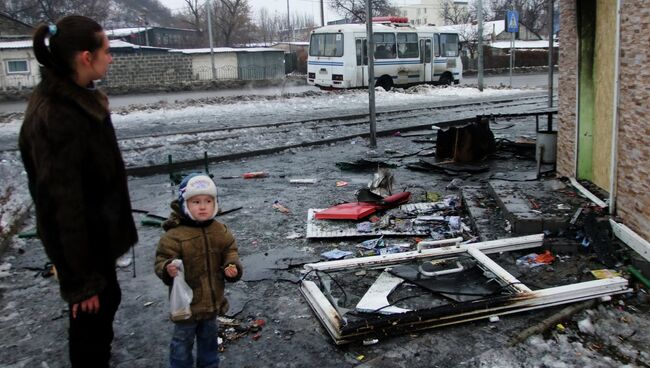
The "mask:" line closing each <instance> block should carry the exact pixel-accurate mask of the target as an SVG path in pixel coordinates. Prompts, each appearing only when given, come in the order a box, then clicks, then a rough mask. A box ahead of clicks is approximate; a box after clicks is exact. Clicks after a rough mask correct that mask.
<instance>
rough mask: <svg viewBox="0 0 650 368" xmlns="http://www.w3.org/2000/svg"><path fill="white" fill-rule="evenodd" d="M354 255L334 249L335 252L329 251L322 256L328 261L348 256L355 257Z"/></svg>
mask: <svg viewBox="0 0 650 368" xmlns="http://www.w3.org/2000/svg"><path fill="white" fill-rule="evenodd" d="M353 254H354V253H352V252H350V251H347V250H339V249H333V250H328V251H327V252H323V253H321V254H320V255H321V256H323V257H325V258H327V259H332V260H334V259H342V258H345V257H348V256H351V255H353Z"/></svg>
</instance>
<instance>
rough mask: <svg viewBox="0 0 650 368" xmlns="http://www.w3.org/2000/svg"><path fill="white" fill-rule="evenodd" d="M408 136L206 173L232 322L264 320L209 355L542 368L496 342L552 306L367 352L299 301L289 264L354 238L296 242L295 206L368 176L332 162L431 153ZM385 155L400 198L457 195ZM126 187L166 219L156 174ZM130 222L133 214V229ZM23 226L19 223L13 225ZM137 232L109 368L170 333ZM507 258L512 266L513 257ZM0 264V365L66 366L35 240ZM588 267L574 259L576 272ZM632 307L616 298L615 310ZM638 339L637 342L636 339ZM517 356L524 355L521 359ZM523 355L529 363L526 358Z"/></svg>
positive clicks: (147, 362)
mask: <svg viewBox="0 0 650 368" xmlns="http://www.w3.org/2000/svg"><path fill="white" fill-rule="evenodd" d="M416 138H417V137H414V138H406V137H390V138H381V139H379V141H378V149H377V150H376V151H375V152H374V153H373V154H371V155H368V152H369V150H368V148H367V146H366V143H367V142H366V141H364V140H359V139H357V140H351V141H345V142H340V143H337V144H332V145H329V146H324V147H317V148H305V149H294V150H290V151H287V152H283V153H280V154H275V155H270V156H263V157H255V158H250V159H246V160H241V161H236V162H226V163H220V164H216V165H211V166H210V172H211V173H213V174H214V176H215V179H216V182H217V186H218V188H219V201H220V205H221V207H222V208H224V209H228V208H234V207H239V206H241V207H243V208H242V209H241V210H238V211H234V212H232V213H230V214H227V215H225V216H222V217H220V218H219V220H220V221H222V222H224V223H225V224H227V225H228V226H229V227H230V228H231V229H232V231H233V233H234V235H235V237H236V239H237V241H238V245H239V249H240V255H241V257H242V260H243V264H244V278H243V280H242V281H240V282H238V283H235V284H229V285H227V295H228V297H229V298H230V299H231V304H232V305H233V309H232V311H233V312H234V313H236V315H234V316H232V317H235V318H236V319H238V320H240V321H241V322H242V323H243V324H247V323H251V321H253V320H256V319H263V320H264V321H265V323H266V324H265V326H264V327H263V328H262V329H261V331H260V332H259V335H255V334H254V333H249V334H245V335H244V336H242V337H240V338H239V339H237V340H234V341H231V342H227V343H226V344H224V346H223V347H224V349H225V350H224V351H223V352H222V354H221V359H222V364H223V366H224V367H235V366H237V367H308V366H315V365H318V366H319V367H351V366H357V365H359V364H362V365H363V366H366V367H380V366H383V367H479V366H481V367H482V366H512V365H499V364H498V363H495V361H494V360H493V359H494V358H493V357H492V356H487V357H485V355H486V354H487V353H488V352H495V351H501V352H502V355H503V356H506V357H510V358H512V359H517V360H520V361H522V362H528V363H530V364H524V365H523V366H548V365H536V364H534V362H535V361H537V362H539V361H541V359H542V358H543V356H545V355H549V354H552V353H549V352H548V351H538V350H536V349H537V348H536V347H535V346H536V345H535V344H536V343H538V342H536V341H532V342H524V343H522V344H520V345H519V346H517V347H514V348H508V344H507V342H508V340H509V339H510V338H511V337H512V336H514V335H516V334H517V333H518V332H520V331H521V330H523V329H524V328H526V327H528V326H529V325H530V324H531V321H535V320H539V319H543V318H545V316H547V315H549V314H550V313H553V311H554V310H556V308H551V309H545V310H538V311H533V312H527V313H524V314H518V315H509V316H504V317H503V318H502V319H501V321H500V322H499V323H490V322H488V321H487V320H479V321H475V322H470V323H465V324H461V325H456V326H451V327H444V328H439V329H434V330H430V331H425V332H418V333H413V334H407V335H401V336H397V337H390V338H385V339H381V340H380V341H379V343H377V344H375V345H370V346H365V345H363V344H360V343H353V344H350V345H345V346H336V345H334V344H333V343H332V341H331V339H330V337H329V335H328V334H327V332H326V331H325V330H324V329H323V327H322V326H321V324H320V321H319V320H318V319H317V318H316V317H315V315H314V314H313V313H312V311H311V309H310V308H309V306H308V305H307V303H306V302H305V301H304V299H303V297H302V295H301V294H300V292H299V290H298V285H297V284H296V283H295V282H296V281H297V280H298V279H299V278H300V277H301V273H300V271H301V269H302V266H301V265H302V264H304V263H307V262H313V261H314V260H315V259H318V258H319V254H320V253H321V252H324V251H327V250H331V249H333V248H334V247H338V248H339V249H354V245H355V244H356V242H357V241H356V240H346V239H335V240H332V241H310V240H307V239H305V238H304V235H305V231H306V228H305V221H306V218H307V210H308V209H309V208H324V207H327V206H329V205H332V204H335V203H338V202H341V201H351V200H353V199H354V192H355V191H356V190H357V189H360V188H362V187H364V186H365V184H366V183H367V182H369V181H370V180H371V179H372V171H371V172H367V171H365V172H354V171H340V170H339V169H337V167H336V165H335V163H336V162H338V161H354V160H356V159H358V158H362V157H372V158H374V159H377V158H380V159H382V158H383V159H387V158H388V157H389V156H391V155H393V153H385V152H386V150H388V152H393V151H399V152H407V151H408V152H417V151H419V150H423V149H426V148H430V147H431V145H430V144H429V143H414V142H413V140H416ZM376 156H379V157H376ZM394 160H395V161H397V162H398V163H399V164H400V166H399V167H397V168H394V169H392V172H393V174H394V176H395V179H396V183H395V188H397V189H399V190H409V191H411V192H412V193H413V201H420V200H423V199H424V196H425V193H426V192H431V191H433V192H437V193H439V194H441V195H445V194H452V193H459V190H447V189H445V187H446V186H447V185H448V184H449V183H450V181H451V180H452V179H453V178H455V177H454V176H450V175H447V174H445V173H430V172H418V171H411V170H408V169H406V168H405V164H406V163H408V162H411V161H414V160H417V158H416V157H403V158H398V159H394ZM490 165H492V168H493V169H492V173H493V172H508V171H515V170H521V171H530V170H532V169H533V168H534V167H535V163H534V161H532V160H530V159H525V158H517V157H509V158H508V159H503V158H502V159H497V160H493V161H490ZM197 170H202V169H201V168H197ZM252 171H266V172H268V173H269V176H268V177H267V178H261V179H248V180H246V179H241V178H237V179H220V178H221V177H232V176H240V175H241V174H242V173H245V172H252ZM492 173H490V172H488V173H482V174H476V175H471V176H467V175H466V176H464V177H463V185H474V186H480V187H485V186H486V184H487V181H488V178H489V177H490V176H491V175H492ZM296 178H317V179H318V182H317V183H316V184H302V185H298V184H290V183H289V179H296ZM337 181H346V182H348V183H350V185H348V186H346V187H337V186H336V182H337ZM129 186H130V190H131V193H132V201H133V206H134V208H136V209H139V210H144V211H151V212H153V213H156V214H160V213H166V212H167V210H166V209H167V205H168V202H169V201H170V200H171V199H173V198H175V196H176V195H175V194H174V193H173V192H172V190H171V187H170V184H169V177H168V176H167V175H157V176H150V177H145V178H131V179H130V180H129ZM275 201H278V202H279V203H281V204H282V205H284V206H285V207H286V208H288V209H289V212H288V213H283V212H280V211H277V210H276V209H274V208H273V204H274V202H275ZM142 216H143V215H141V214H135V219H136V221H138V223H139V222H140V220H141V219H142ZM32 226H33V224H31V223H28V224H26V225H25V227H24V229H29V228H31V227H32ZM493 226H499V227H503V228H505V227H506V226H507V224H506V223H505V222H502V221H497V222H495V223H494V224H493ZM138 231H139V235H140V242H139V244H138V245H137V246H136V259H135V269H136V277H135V278H134V277H133V273H132V269H131V268H130V267H127V268H124V269H120V272H119V279H120V283H121V286H122V292H123V299H122V304H121V307H120V309H119V311H118V313H117V316H116V321H115V340H114V357H113V364H114V366H115V367H162V366H165V364H166V360H167V354H168V345H169V339H170V334H171V329H172V324H171V322H169V320H168V319H167V315H168V304H167V290H166V288H165V286H164V285H163V284H162V283H161V282H160V280H158V279H157V277H156V276H155V275H154V274H153V256H154V251H155V247H156V243H157V240H158V238H159V237H160V235H161V232H162V230H160V229H159V228H155V227H151V226H143V225H141V224H140V225H139V228H138ZM295 233H298V234H301V237H300V238H294V237H295ZM288 238H291V239H288ZM411 240H412V239H411ZM510 261H511V262H512V263H513V264H514V260H513V259H511V260H510ZM3 262H8V263H11V267H10V269H9V270H8V271H7V272H6V274H4V275H3V276H4V277H2V278H0V293H1V294H0V295H1V296H2V306H1V308H2V310H1V311H0V312H1V314H0V316H1V318H0V331H1V332H2V334H3V336H4V337H3V339H2V342H1V343H0V361H2V362H3V363H2V365H3V366H5V367H64V366H66V361H67V344H66V341H65V336H66V328H67V320H66V319H67V318H66V317H65V316H66V306H65V305H64V303H63V302H62V301H61V299H60V298H59V296H58V291H57V285H56V282H55V281H54V279H53V278H47V279H44V278H42V277H41V276H40V274H39V273H38V272H37V271H34V270H33V269H28V267H29V268H34V267H42V266H43V265H44V264H45V263H46V262H47V259H46V257H45V255H44V253H43V250H42V247H41V245H40V244H39V242H38V241H37V240H35V239H26V240H25V239H17V238H14V240H13V241H12V244H11V246H10V248H9V249H8V250H7V252H6V253H5V255H4V257H3ZM585 262H587V261H585ZM588 264H589V263H584V264H582V266H581V267H584V266H586V265H588ZM520 272H522V273H524V275H523V276H522V277H524V276H525V274H526V272H527V271H520ZM581 272H582V271H581V270H578V269H576V268H573V267H569V271H562V272H557V274H558V275H559V277H560V278H564V279H567V280H569V279H570V280H573V279H571V278H575V277H576V274H581ZM555 274H556V273H554V272H553V271H549V270H544V271H543V272H539V271H536V273H535V274H529V275H528V278H530V279H531V280H532V281H533V283H534V282H539V283H540V284H543V282H540V278H541V279H544V280H545V279H547V278H549V277H551V276H553V275H555ZM348 281H351V280H348ZM549 282H550V281H549ZM635 300H636V299H634V300H626V301H625V303H632V302H634V301H635ZM608 310H609V309H608ZM614 311H615V313H619V314H618V315H615V316H613V317H612V318H621V317H625V318H631V319H638V318H645V319H647V316H648V314H647V312H640V313H639V314H634V315H632V316H631V317H630V315H629V312H627V311H618V310H616V309H614ZM644 313H645V314H644ZM643 316H645V317H643ZM642 335H643V334H642ZM255 336H257V337H255ZM645 336H646V335H643V336H641V337H639V339H641V341H643V339H644V338H645ZM633 340H634V339H633ZM557 350H558V352H557V354H560V355H554V356H553V357H554V359H557V360H558V361H563V360H565V361H567V362H568V365H567V366H572V365H573V364H577V362H578V361H579V360H576V358H575V357H567V356H563V355H562V354H568V353H567V352H566V351H564V352H563V351H561V350H560V349H557ZM526 354H528V355H529V356H528V357H524V356H526ZM482 357H483V358H482ZM535 357H536V359H538V360H534V359H535ZM596 357H598V355H597V356H596ZM601 358H602V357H601ZM482 361H488V362H489V361H492V364H491V365H484V364H482V363H481V362H482ZM515 361H516V360H515ZM645 361H646V362H647V360H645ZM598 366H602V367H608V366H617V365H616V364H615V363H612V364H602V365H598Z"/></svg>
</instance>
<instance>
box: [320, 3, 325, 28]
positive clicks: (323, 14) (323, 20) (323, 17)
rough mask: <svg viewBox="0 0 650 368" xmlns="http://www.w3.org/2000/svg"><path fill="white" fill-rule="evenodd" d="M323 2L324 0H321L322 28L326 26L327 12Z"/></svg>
mask: <svg viewBox="0 0 650 368" xmlns="http://www.w3.org/2000/svg"><path fill="white" fill-rule="evenodd" d="M323 1H324V0H320V25H321V27H324V26H325V10H324V9H325V8H324V7H323Z"/></svg>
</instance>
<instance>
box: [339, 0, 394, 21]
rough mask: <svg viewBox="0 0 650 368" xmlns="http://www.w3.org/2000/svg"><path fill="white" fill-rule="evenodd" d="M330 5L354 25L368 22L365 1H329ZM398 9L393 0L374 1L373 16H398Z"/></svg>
mask: <svg viewBox="0 0 650 368" xmlns="http://www.w3.org/2000/svg"><path fill="white" fill-rule="evenodd" d="M328 1H329V5H330V7H331V8H332V9H334V11H336V12H337V13H338V14H339V15H341V16H343V17H345V18H346V19H349V20H350V21H351V22H353V23H363V22H365V21H366V1H365V0H328ZM397 13H398V11H397V9H396V8H395V7H394V6H393V4H392V2H391V0H372V16H373V17H377V16H385V15H392V14H397Z"/></svg>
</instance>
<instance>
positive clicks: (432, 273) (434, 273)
mask: <svg viewBox="0 0 650 368" xmlns="http://www.w3.org/2000/svg"><path fill="white" fill-rule="evenodd" d="M464 269H465V267H463V265H462V264H461V263H460V262H458V261H456V268H449V269H446V270H442V271H425V270H423V269H422V265H420V266H419V267H418V272H419V273H421V274H422V275H424V276H427V277H436V276H441V275H449V274H452V273H458V272H461V271H462V270H464Z"/></svg>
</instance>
